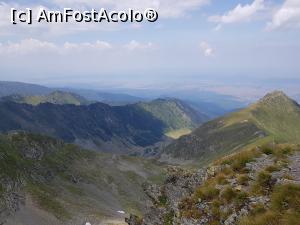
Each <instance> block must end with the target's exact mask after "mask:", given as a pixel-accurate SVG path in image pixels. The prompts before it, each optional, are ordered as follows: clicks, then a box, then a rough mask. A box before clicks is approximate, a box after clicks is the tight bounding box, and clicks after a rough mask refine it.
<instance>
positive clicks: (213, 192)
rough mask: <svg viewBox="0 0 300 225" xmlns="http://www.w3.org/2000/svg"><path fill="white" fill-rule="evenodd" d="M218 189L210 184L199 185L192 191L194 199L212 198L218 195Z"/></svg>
mask: <svg viewBox="0 0 300 225" xmlns="http://www.w3.org/2000/svg"><path fill="white" fill-rule="evenodd" d="M219 192H220V191H219V190H218V189H216V188H215V187H214V186H212V185H208V186H201V187H199V188H198V189H196V191H195V193H194V198H195V199H199V198H200V199H203V200H212V199H214V198H216V197H218V196H219Z"/></svg>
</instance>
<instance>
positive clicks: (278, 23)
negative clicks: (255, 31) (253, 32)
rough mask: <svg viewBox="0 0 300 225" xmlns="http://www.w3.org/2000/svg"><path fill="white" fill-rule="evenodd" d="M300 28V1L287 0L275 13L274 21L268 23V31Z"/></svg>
mask: <svg viewBox="0 0 300 225" xmlns="http://www.w3.org/2000/svg"><path fill="white" fill-rule="evenodd" d="M292 27H298V28H299V27H300V1H299V0H286V1H285V2H284V3H283V5H282V6H281V7H280V8H279V9H278V10H276V11H275V13H274V14H273V18H272V21H271V22H270V23H268V25H267V28H268V29H277V28H292Z"/></svg>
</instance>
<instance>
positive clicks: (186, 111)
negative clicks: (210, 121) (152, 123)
mask: <svg viewBox="0 0 300 225" xmlns="http://www.w3.org/2000/svg"><path fill="white" fill-rule="evenodd" d="M137 105H138V106H139V107H141V108H142V109H144V110H146V111H148V112H150V113H151V114H152V115H153V116H154V117H156V118H157V119H159V120H161V121H163V122H164V124H166V133H168V132H174V131H178V130H183V129H185V130H187V129H188V130H192V129H194V128H196V127H197V126H198V125H199V124H201V123H202V122H204V121H205V120H207V118H206V116H205V115H202V114H200V113H199V112H197V111H195V110H194V109H192V108H191V107H190V106H188V105H187V104H185V103H184V102H182V101H179V100H177V99H157V100H154V101H152V102H149V103H138V104H137ZM185 133H186V132H185ZM177 135H178V134H177ZM177 135H176V136H177ZM171 137H172V135H171Z"/></svg>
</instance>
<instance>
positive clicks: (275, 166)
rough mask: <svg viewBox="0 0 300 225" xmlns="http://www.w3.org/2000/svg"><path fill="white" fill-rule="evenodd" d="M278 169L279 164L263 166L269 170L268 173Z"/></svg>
mask: <svg viewBox="0 0 300 225" xmlns="http://www.w3.org/2000/svg"><path fill="white" fill-rule="evenodd" d="M279 170H280V166H278V165H271V166H267V167H266V168H265V171H267V172H269V173H273V172H276V171H279Z"/></svg>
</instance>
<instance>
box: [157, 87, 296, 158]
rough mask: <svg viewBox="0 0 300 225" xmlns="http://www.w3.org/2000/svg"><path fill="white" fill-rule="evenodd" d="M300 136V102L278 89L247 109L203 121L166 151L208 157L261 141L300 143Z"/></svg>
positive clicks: (178, 155)
mask: <svg viewBox="0 0 300 225" xmlns="http://www.w3.org/2000/svg"><path fill="white" fill-rule="evenodd" d="M299 135H300V109H299V105H298V104H297V103H296V102H295V101H293V100H292V99H290V98H289V97H287V96H286V95H285V94H284V93H283V92H279V91H275V92H272V93H269V94H267V95H266V96H265V97H263V98H262V99H261V100H259V101H258V102H257V103H255V104H252V105H250V106H249V107H247V108H246V109H242V110H240V111H238V112H234V113H231V114H229V115H226V116H224V117H221V118H218V119H215V120H213V121H209V122H207V123H205V124H203V125H202V126H200V127H199V128H197V129H196V130H195V131H194V132H192V133H191V134H190V135H186V136H183V137H182V138H180V139H179V140H178V141H175V142H173V143H171V144H170V145H169V146H167V147H166V148H165V150H164V153H165V154H166V155H169V156H172V157H175V158H184V159H191V158H193V157H196V158H198V159H201V160H208V159H212V158H214V157H217V156H218V155H219V154H226V153H228V152H230V151H233V150H237V149H240V148H242V147H244V146H246V145H248V144H251V143H254V142H256V141H260V140H261V141H263V140H265V141H271V140H273V139H274V140H276V141H278V142H284V141H286V142H291V143H300V138H299V137H300V136H299ZM163 155H164V154H163ZM164 156H165V155H164Z"/></svg>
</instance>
